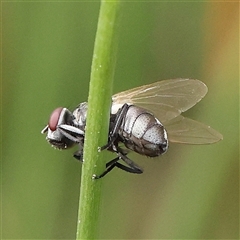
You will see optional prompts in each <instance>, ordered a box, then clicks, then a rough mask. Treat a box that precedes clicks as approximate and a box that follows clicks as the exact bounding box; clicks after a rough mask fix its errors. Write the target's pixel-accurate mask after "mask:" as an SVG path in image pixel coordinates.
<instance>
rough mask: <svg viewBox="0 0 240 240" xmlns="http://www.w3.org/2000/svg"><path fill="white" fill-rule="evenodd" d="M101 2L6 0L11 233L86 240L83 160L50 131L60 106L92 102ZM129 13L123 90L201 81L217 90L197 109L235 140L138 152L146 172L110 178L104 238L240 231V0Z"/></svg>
mask: <svg viewBox="0 0 240 240" xmlns="http://www.w3.org/2000/svg"><path fill="white" fill-rule="evenodd" d="M99 6H100V4H99V3H97V2H80V1H79V2H24V1H22V2H3V3H2V103H1V105H2V118H1V119H2V159H1V168H2V170H1V178H2V198H1V211H2V212H1V215H2V218H1V221H2V229H1V231H2V232H1V234H2V238H3V239H7V238H8V239H13V238H16V239H74V238H75V234H76V224H77V223H76V222H77V211H78V200H79V186H80V174H81V164H80V163H79V162H77V161H76V160H74V159H73V158H72V154H73V152H74V151H75V149H70V150H66V151H57V150H54V149H53V148H51V147H50V145H48V143H47V142H46V141H45V136H44V135H41V134H40V131H41V130H42V128H43V127H44V126H45V124H47V121H48V118H49V114H50V113H51V112H52V110H53V109H55V108H56V107H59V106H65V107H68V108H70V109H74V108H75V107H76V106H77V104H78V103H80V102H83V101H86V100H87V95H88V84H89V76H90V68H91V60H92V52H93V45H94V38H95V32H96V26H97V19H98V11H99ZM121 12H122V13H121V14H122V16H121V22H120V29H121V31H120V34H119V46H118V53H117V64H116V72H115V79H114V93H116V92H120V91H123V90H126V89H129V88H132V87H136V86H139V85H143V84H147V83H151V82H155V81H157V80H161V79H171V78H178V77H186V78H197V79H200V80H202V81H203V82H205V83H206V84H207V86H208V88H209V92H208V94H207V96H206V97H205V98H204V99H203V100H202V101H201V102H200V103H199V104H197V105H196V106H195V107H194V108H193V109H191V110H189V111H188V112H187V113H186V114H185V116H188V117H191V118H193V119H196V120H199V121H201V122H204V123H206V124H208V125H211V126H212V127H213V128H215V129H216V130H218V131H219V132H221V133H222V134H223V136H224V140H223V141H221V142H219V143H217V144H213V145H204V146H192V145H174V144H173V145H170V149H169V152H168V153H167V154H166V155H164V156H162V157H160V158H158V159H149V158H146V157H140V156H139V155H137V154H131V155H130V157H131V158H132V159H134V160H135V161H136V162H137V163H138V164H139V165H140V166H142V167H143V168H144V169H145V171H144V174H142V175H134V174H128V173H126V172H123V171H121V170H119V169H115V170H113V172H111V174H109V175H107V176H106V177H105V178H103V179H102V180H101V181H103V188H104V190H103V193H102V206H101V218H100V226H99V238H101V239H170V238H171V239H180V238H181V239H238V238H239V235H238V234H239V194H238V193H239V119H238V117H239V88H238V84H239V45H238V44H239V3H237V2H235V3H234V2H232V3H230V2H222V3H220V2H212V3H210V2H208V3H206V2H205V3H204V2H169V3H167V2H152V3H150V2H145V3H144V2H139V3H138V2H133V3H130V2H125V3H123V4H122V9H121ZM112 157H113V156H112V154H111V153H109V159H111V158H112Z"/></svg>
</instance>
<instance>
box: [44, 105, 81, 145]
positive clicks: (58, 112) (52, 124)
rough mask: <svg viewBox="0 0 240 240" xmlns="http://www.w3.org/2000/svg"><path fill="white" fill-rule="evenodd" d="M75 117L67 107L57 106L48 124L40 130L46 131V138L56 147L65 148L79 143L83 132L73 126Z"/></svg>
mask: <svg viewBox="0 0 240 240" xmlns="http://www.w3.org/2000/svg"><path fill="white" fill-rule="evenodd" d="M74 121H75V118H74V116H73V114H72V113H71V112H70V111H69V110H68V109H67V108H62V107H59V108H57V109H55V110H54V111H53V112H52V114H51V116H50V118H49V122H48V125H47V126H46V127H45V128H44V129H43V130H42V131H41V133H46V132H47V136H46V140H47V141H48V142H49V143H50V144H51V145H52V146H53V147H55V148H57V149H67V148H69V147H71V146H73V145H74V144H77V143H80V142H81V141H82V139H83V137H84V132H83V131H82V130H80V129H78V128H77V127H76V126H74Z"/></svg>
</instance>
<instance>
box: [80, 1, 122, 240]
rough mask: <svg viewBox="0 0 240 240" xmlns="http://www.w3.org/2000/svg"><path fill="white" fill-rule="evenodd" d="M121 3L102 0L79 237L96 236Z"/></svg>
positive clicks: (89, 100) (85, 150) (86, 141)
mask: <svg viewBox="0 0 240 240" xmlns="http://www.w3.org/2000/svg"><path fill="white" fill-rule="evenodd" d="M119 5H120V1H118V0H112V1H111V2H106V1H102V2H101V7H100V13H99V19H98V26H97V33H96V38H95V46H94V53H93V61H92V69H91V79H90V87H89V97H88V113H87V125H86V134H85V143H84V154H83V159H84V163H83V166H82V178H81V186H80V201H79V212H78V224H77V239H95V238H96V230H97V226H98V216H99V205H100V197H101V185H102V184H101V183H102V179H99V180H93V179H92V176H93V174H100V173H101V172H103V170H104V169H105V163H106V162H105V161H104V159H103V155H104V153H99V152H98V147H99V146H103V145H105V144H106V142H107V136H108V125H109V114H110V107H111V95H112V81H113V73H114V67H115V52H116V34H117V32H118V24H117V23H116V22H117V18H118V12H119Z"/></svg>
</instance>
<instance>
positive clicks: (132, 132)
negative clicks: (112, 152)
mask: <svg viewBox="0 0 240 240" xmlns="http://www.w3.org/2000/svg"><path fill="white" fill-rule="evenodd" d="M119 135H120V136H122V137H123V142H124V143H125V145H126V147H128V148H130V149H132V150H134V151H136V152H138V153H140V154H143V155H147V156H150V157H155V156H159V155H161V154H163V153H165V152H166V151H167V149H168V138H167V132H166V130H165V128H164V126H163V125H162V123H161V122H160V121H159V120H158V119H157V118H155V116H154V115H153V114H152V113H150V112H148V111H147V110H146V109H143V108H140V107H137V106H134V105H132V106H130V107H129V109H128V111H127V113H126V116H125V118H124V120H123V122H122V126H121V128H120V132H119Z"/></svg>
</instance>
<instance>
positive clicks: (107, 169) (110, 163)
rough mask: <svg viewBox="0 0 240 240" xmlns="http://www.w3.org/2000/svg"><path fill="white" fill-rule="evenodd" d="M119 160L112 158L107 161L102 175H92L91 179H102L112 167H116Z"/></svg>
mask: <svg viewBox="0 0 240 240" xmlns="http://www.w3.org/2000/svg"><path fill="white" fill-rule="evenodd" d="M118 160H119V157H116V158H114V159H113V160H111V161H109V162H108V163H107V164H106V169H105V171H104V172H103V173H101V174H100V175H96V174H94V175H93V179H99V178H102V177H104V176H105V175H106V174H107V173H109V172H110V171H112V170H113V168H114V167H116V163H117V161H118Z"/></svg>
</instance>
